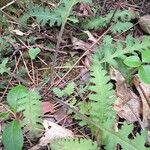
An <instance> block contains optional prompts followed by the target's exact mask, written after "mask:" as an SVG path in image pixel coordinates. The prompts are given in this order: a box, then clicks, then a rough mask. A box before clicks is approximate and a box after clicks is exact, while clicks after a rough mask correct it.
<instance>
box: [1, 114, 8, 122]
mask: <svg viewBox="0 0 150 150" xmlns="http://www.w3.org/2000/svg"><path fill="white" fill-rule="evenodd" d="M8 117H9V114H8V112H0V120H3V121H4V120H6V119H8Z"/></svg>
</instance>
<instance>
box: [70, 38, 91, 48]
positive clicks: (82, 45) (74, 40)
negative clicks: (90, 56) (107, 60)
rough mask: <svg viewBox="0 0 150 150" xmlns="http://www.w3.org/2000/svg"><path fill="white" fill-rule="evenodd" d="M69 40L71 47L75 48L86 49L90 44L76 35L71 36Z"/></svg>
mask: <svg viewBox="0 0 150 150" xmlns="http://www.w3.org/2000/svg"><path fill="white" fill-rule="evenodd" d="M71 40H72V44H73V49H76V50H78V49H82V50H84V51H86V50H87V49H89V48H90V46H91V44H90V43H86V42H84V41H82V40H80V39H78V38H76V37H72V38H71Z"/></svg>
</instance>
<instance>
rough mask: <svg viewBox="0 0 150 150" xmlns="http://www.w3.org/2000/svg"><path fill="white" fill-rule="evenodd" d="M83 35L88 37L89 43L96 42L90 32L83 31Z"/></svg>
mask: <svg viewBox="0 0 150 150" xmlns="http://www.w3.org/2000/svg"><path fill="white" fill-rule="evenodd" d="M84 33H86V34H87V35H88V37H89V39H88V40H89V41H92V42H94V43H96V42H97V39H96V38H95V37H94V36H93V35H92V34H91V32H90V31H84Z"/></svg>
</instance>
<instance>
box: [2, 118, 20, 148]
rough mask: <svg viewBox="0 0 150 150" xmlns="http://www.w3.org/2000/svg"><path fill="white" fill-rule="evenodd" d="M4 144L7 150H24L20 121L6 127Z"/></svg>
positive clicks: (3, 137) (3, 135)
mask: <svg viewBox="0 0 150 150" xmlns="http://www.w3.org/2000/svg"><path fill="white" fill-rule="evenodd" d="M2 142H3V144H4V148H5V150H22V147H23V133H22V130H21V127H20V124H19V122H18V121H16V120H14V121H12V122H10V123H9V124H8V125H7V126H6V127H5V129H4V131H3V134H2Z"/></svg>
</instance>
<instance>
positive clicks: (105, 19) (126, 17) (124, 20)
mask: <svg viewBox="0 0 150 150" xmlns="http://www.w3.org/2000/svg"><path fill="white" fill-rule="evenodd" d="M113 15H114V16H113ZM112 17H113V18H112ZM133 18H135V16H134V15H133V13H132V12H130V11H128V10H117V12H116V13H115V14H114V12H113V11H111V12H110V13H108V14H107V15H105V16H95V17H92V18H91V19H88V20H87V21H86V23H84V25H83V27H84V28H85V29H99V28H102V27H105V26H106V25H107V24H108V23H109V22H110V21H111V23H113V24H114V25H113V28H112V30H111V31H112V32H113V33H116V32H122V31H125V30H127V29H130V28H131V27H132V26H133V25H132V23H131V22H129V21H131V19H133ZM111 19H112V20H111ZM118 22H119V23H118ZM119 24H120V25H121V26H119ZM123 24H124V26H123ZM131 25H132V26H131ZM118 26H119V29H118V28H117V27H118Z"/></svg>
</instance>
